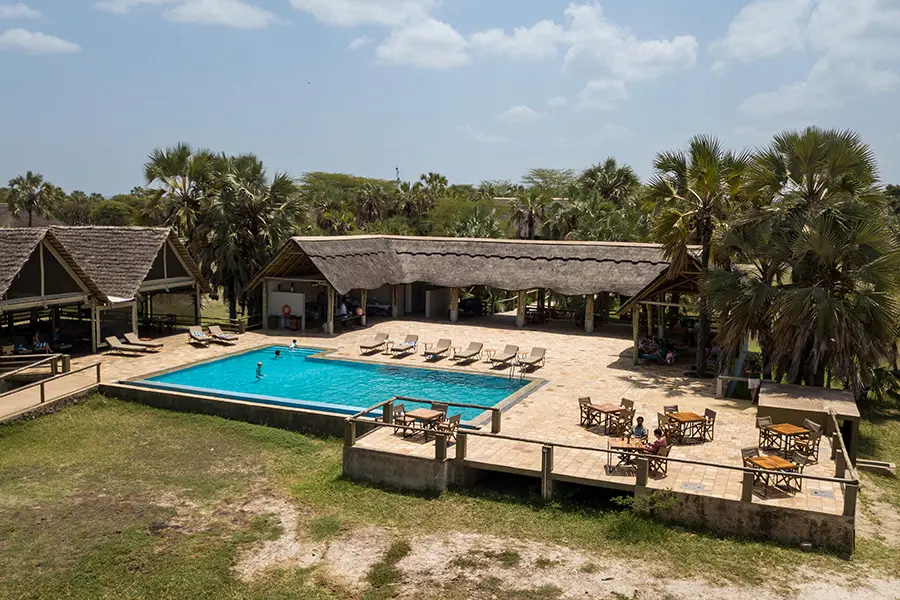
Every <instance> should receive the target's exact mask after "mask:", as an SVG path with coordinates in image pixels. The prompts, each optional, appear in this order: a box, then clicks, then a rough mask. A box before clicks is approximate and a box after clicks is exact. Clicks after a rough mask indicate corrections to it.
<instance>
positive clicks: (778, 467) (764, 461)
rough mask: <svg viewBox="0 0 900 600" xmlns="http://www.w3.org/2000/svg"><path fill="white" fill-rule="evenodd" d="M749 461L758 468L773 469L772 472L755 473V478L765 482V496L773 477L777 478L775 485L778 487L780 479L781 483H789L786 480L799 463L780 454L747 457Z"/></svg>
mask: <svg viewBox="0 0 900 600" xmlns="http://www.w3.org/2000/svg"><path fill="white" fill-rule="evenodd" d="M747 462H748V463H750V464H751V465H753V466H754V467H756V468H757V469H762V470H763V471H771V473H754V474H753V479H754V480H756V481H759V482H760V483H762V484H763V498H765V497H766V493H767V491H768V489H769V485H770V484H771V479H772V478H774V479H775V484H774V485H775V486H776V487H777V486H778V484H779V480H780V483H782V484H785V485H787V483H786V482H787V480H788V479H789V478H790V473H792V472H793V471H795V470H796V469H797V465H795V464H794V463H792V462H791V461H789V460H785V459H783V458H781V457H780V456H771V455H770V456H751V457H750V458H748V459H747Z"/></svg>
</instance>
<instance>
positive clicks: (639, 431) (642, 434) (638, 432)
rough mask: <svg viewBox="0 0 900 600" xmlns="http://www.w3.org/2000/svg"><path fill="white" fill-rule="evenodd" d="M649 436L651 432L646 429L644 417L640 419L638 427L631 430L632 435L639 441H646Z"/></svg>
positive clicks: (638, 419)
mask: <svg viewBox="0 0 900 600" xmlns="http://www.w3.org/2000/svg"><path fill="white" fill-rule="evenodd" d="M648 434H649V432H648V431H647V428H646V427H644V417H638V418H637V425H635V426H634V429H632V430H631V435H633V436H634V437H636V438H638V439H642V440H645V439H647V435H648Z"/></svg>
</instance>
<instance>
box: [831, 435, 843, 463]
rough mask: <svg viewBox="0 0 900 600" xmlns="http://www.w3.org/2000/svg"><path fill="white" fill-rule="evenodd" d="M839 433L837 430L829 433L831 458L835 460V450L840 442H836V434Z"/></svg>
mask: <svg viewBox="0 0 900 600" xmlns="http://www.w3.org/2000/svg"><path fill="white" fill-rule="evenodd" d="M839 435H841V434H840V433H838V432H834V433H832V434H831V460H837V451H838V447H839V446H840V443H839V442H838V436H839Z"/></svg>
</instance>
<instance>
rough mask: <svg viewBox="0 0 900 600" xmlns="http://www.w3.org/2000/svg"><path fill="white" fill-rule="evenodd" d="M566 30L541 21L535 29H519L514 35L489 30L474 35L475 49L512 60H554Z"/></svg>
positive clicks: (500, 30)
mask: <svg viewBox="0 0 900 600" xmlns="http://www.w3.org/2000/svg"><path fill="white" fill-rule="evenodd" d="M563 33H564V30H563V28H562V27H561V26H560V25H557V24H556V23H554V22H553V21H541V22H539V23H537V24H536V25H534V26H533V27H517V28H516V29H515V30H513V33H512V35H507V34H506V32H504V31H503V30H502V29H488V30H487V31H479V32H477V33H475V34H473V35H472V37H471V40H470V43H471V45H472V47H473V48H476V49H482V50H485V51H486V52H490V53H493V54H504V55H507V56H511V57H512V58H517V59H525V60H537V59H542V58H553V57H554V56H556V54H557V52H558V50H557V46H558V45H559V43H560V42H561V41H562V37H563Z"/></svg>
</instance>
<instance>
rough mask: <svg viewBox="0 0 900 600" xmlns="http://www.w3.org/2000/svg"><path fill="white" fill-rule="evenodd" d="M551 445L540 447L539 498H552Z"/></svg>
mask: <svg viewBox="0 0 900 600" xmlns="http://www.w3.org/2000/svg"><path fill="white" fill-rule="evenodd" d="M552 474H553V446H544V447H543V448H541V498H543V499H544V500H550V499H552V498H553V480H552V479H551V478H550V476H551V475H552Z"/></svg>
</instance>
